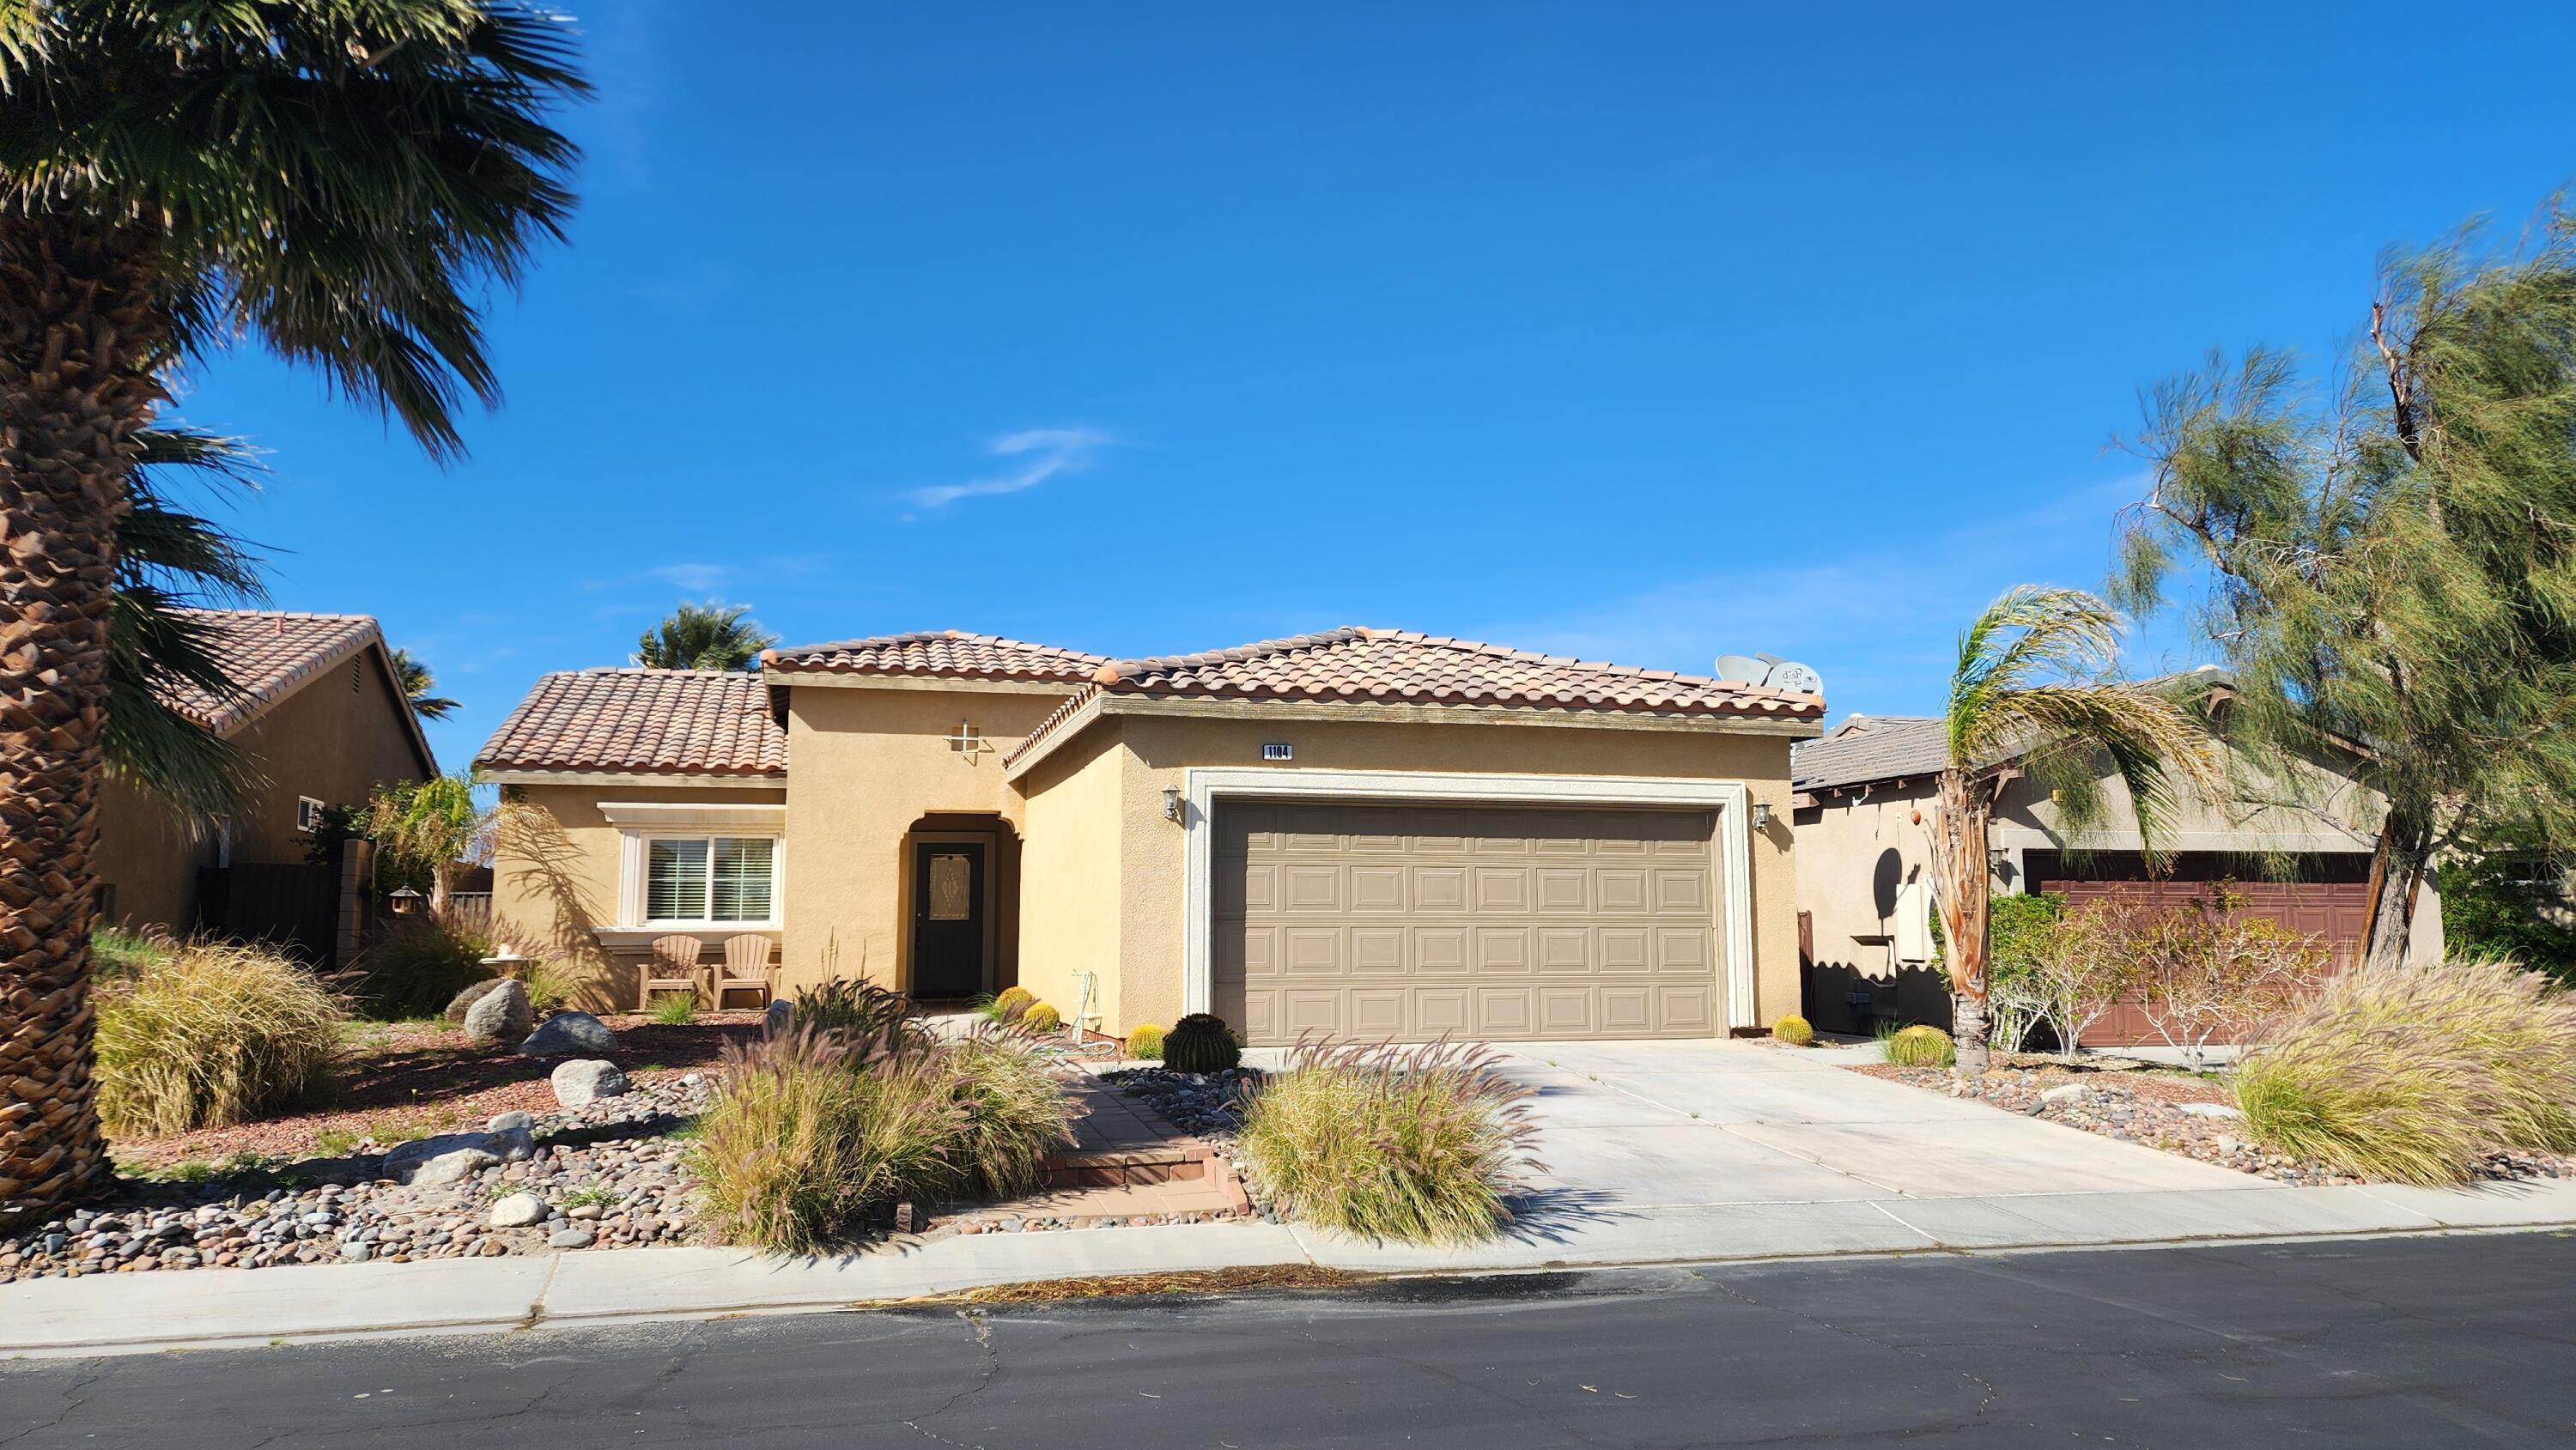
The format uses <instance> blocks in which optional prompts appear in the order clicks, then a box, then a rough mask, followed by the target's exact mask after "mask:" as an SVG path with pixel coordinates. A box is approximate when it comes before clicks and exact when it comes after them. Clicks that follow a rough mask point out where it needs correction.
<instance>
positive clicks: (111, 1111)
mask: <svg viewBox="0 0 2576 1450" xmlns="http://www.w3.org/2000/svg"><path fill="white" fill-rule="evenodd" d="M348 1020H349V1012H348V1008H347V1006H346V1005H345V1004H344V1003H342V1001H341V1000H340V999H339V998H338V997H336V996H334V995H333V994H332V993H331V992H330V990H329V989H327V988H326V987H324V986H323V985H322V983H321V982H320V981H319V980H317V979H316V978H315V977H314V975H313V974H312V973H311V972H308V971H306V970H305V969H304V968H302V967H300V966H297V965H296V964H295V963H293V962H291V961H288V960H287V959H286V958H284V957H282V956H279V955H278V954H277V953H276V952H273V951H270V950H267V949H266V948H262V947H252V946H237V945H232V944H229V943H218V942H187V943H183V944H177V945H172V946H169V947H168V949H167V950H166V951H165V952H162V953H160V954H159V955H157V956H156V955H153V954H138V955H136V956H135V957H134V958H133V959H132V961H131V962H130V963H129V964H127V965H126V966H124V967H123V968H122V969H121V970H118V971H116V972H113V973H110V974H107V975H105V976H102V977H101V978H100V979H99V984H98V1107H99V1116H100V1117H101V1119H102V1120H104V1121H105V1123H106V1125H107V1129H108V1131H109V1132H111V1133H114V1134H116V1135H117V1136H119V1137H127V1138H151V1137H162V1136H166V1135H168V1134H171V1133H184V1132H187V1131H188V1130H190V1129H192V1128H210V1127H223V1126H226V1125H229V1124H233V1123H246V1122H250V1121H252V1120H253V1119H256V1118H260V1117H263V1116H266V1115H268V1114H270V1113H274V1112H277V1111H279V1110H281V1109H285V1108H291V1107H295V1106H298V1105H301V1104H303V1103H305V1102H307V1101H309V1100H310V1099H312V1098H313V1097H315V1096H316V1095H317V1094H319V1093H320V1092H321V1090H322V1088H323V1087H324V1086H325V1084H326V1083H328V1081H329V1079H330V1068H331V1062H332V1059H333V1058H334V1057H336V1056H337V1055H338V1053H339V1049H340V1030H341V1028H342V1026H343V1025H344V1024H345V1023H347V1022H348Z"/></svg>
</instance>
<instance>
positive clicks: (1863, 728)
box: [1789, 715, 1950, 790]
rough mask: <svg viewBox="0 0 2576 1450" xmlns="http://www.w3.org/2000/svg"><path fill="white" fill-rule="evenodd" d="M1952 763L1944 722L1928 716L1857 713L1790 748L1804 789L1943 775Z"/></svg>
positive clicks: (1796, 781) (1793, 776)
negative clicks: (1829, 731) (1825, 733)
mask: <svg viewBox="0 0 2576 1450" xmlns="http://www.w3.org/2000/svg"><path fill="white" fill-rule="evenodd" d="M1949 764H1950V746H1949V742H1948V737H1947V733H1946V731H1945V729H1944V726H1943V722H1942V721H1940V720H1938V719H1935V718H1932V717H1929V716H1923V715H1854V716H1853V717H1851V718H1850V719H1849V720H1846V721H1844V722H1843V723H1842V724H1840V725H1837V726H1835V727H1834V729H1833V732H1832V733H1831V734H1828V735H1826V736H1824V737H1823V738H1822V739H1818V740H1801V741H1799V742H1798V743H1797V744H1796V745H1794V746H1792V747H1790V751H1789V782H1790V784H1791V785H1793V786H1795V787H1796V788H1797V789H1799V790H1812V789H1817V788H1821V787H1831V786H1837V785H1859V784H1861V783H1862V782H1864V781H1872V780H1897V779H1902V778H1909V777H1916V776H1930V775H1937V774H1939V773H1940V772H1941V771H1943V770H1945V769H1947V768H1948V767H1949Z"/></svg>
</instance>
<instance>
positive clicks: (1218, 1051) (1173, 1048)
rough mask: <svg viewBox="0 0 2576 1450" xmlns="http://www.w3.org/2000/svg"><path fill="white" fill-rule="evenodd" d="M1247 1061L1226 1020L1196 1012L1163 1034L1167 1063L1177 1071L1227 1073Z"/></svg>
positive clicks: (1207, 1013)
mask: <svg viewBox="0 0 2576 1450" xmlns="http://www.w3.org/2000/svg"><path fill="white" fill-rule="evenodd" d="M1241 1061H1243V1048H1242V1046H1241V1045H1240V1044H1238V1043H1237V1042H1236V1041H1235V1040H1234V1033H1233V1032H1232V1031H1231V1030H1230V1029H1228V1028H1227V1027H1226V1025H1225V1019H1224V1018H1222V1017H1219V1016H1216V1015H1215V1014H1213V1013H1209V1012H1193V1013H1191V1014H1190V1015H1189V1016H1187V1017H1184V1018H1182V1019H1181V1020H1180V1021H1178V1022H1175V1023H1173V1024H1172V1030H1171V1031H1169V1032H1166V1033H1164V1034H1163V1066H1165V1067H1168V1068H1170V1069H1171V1070H1172V1071H1174V1072H1224V1071H1226V1070H1227V1069H1229V1068H1231V1067H1233V1066H1234V1065H1235V1064H1236V1063H1239V1062H1241Z"/></svg>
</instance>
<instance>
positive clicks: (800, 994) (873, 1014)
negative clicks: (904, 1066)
mask: <svg viewBox="0 0 2576 1450" xmlns="http://www.w3.org/2000/svg"><path fill="white" fill-rule="evenodd" d="M788 1010H789V1012H790V1013H791V1014H792V1015H791V1020H792V1021H793V1023H794V1025H795V1026H797V1027H800V1028H804V1027H810V1028H813V1029H815V1030H816V1031H819V1032H825V1033H830V1034H833V1035H836V1036H839V1037H842V1038H845V1039H847V1040H848V1042H849V1043H850V1045H851V1046H852V1047H853V1048H854V1049H856V1050H857V1051H858V1052H859V1053H860V1055H862V1056H865V1055H867V1054H869V1053H874V1052H894V1051H900V1050H904V1049H908V1048H912V1047H917V1046H919V1045H921V1040H922V1032H921V1026H920V1024H919V1023H918V1022H916V1021H914V1020H913V1016H912V999H910V998H908V997H906V996H904V995H903V994H902V993H901V992H895V991H889V990H888V989H886V988H884V987H880V986H877V985H876V984H875V983H873V982H860V981H853V980H851V979H850V978H847V977H834V978H832V979H831V980H829V981H826V982H822V983H819V984H817V985H815V986H811V987H800V988H798V989H797V991H796V1000H795V1002H794V1003H793V1004H792V1005H791V1006H790V1007H789V1009H788Z"/></svg>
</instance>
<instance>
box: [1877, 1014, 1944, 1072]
mask: <svg viewBox="0 0 2576 1450" xmlns="http://www.w3.org/2000/svg"><path fill="white" fill-rule="evenodd" d="M1884 1041H1885V1043H1886V1047H1887V1060H1888V1061H1889V1062H1891V1063H1894V1064H1895V1065H1897V1066H1898V1067H1948V1066H1950V1065H1951V1064H1952V1063H1955V1062H1957V1061H1958V1060H1959V1048H1958V1044H1956V1043H1954V1042H1952V1041H1951V1040H1950V1034H1949V1033H1947V1032H1944V1031H1942V1030H1941V1029H1940V1028H1938V1027H1927V1026H1922V1025H1919V1024H1918V1025H1916V1026H1913V1027H1902V1028H1899V1029H1897V1030H1896V1031H1894V1032H1891V1033H1889V1034H1888V1035H1887V1037H1886V1038H1885V1039H1884Z"/></svg>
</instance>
